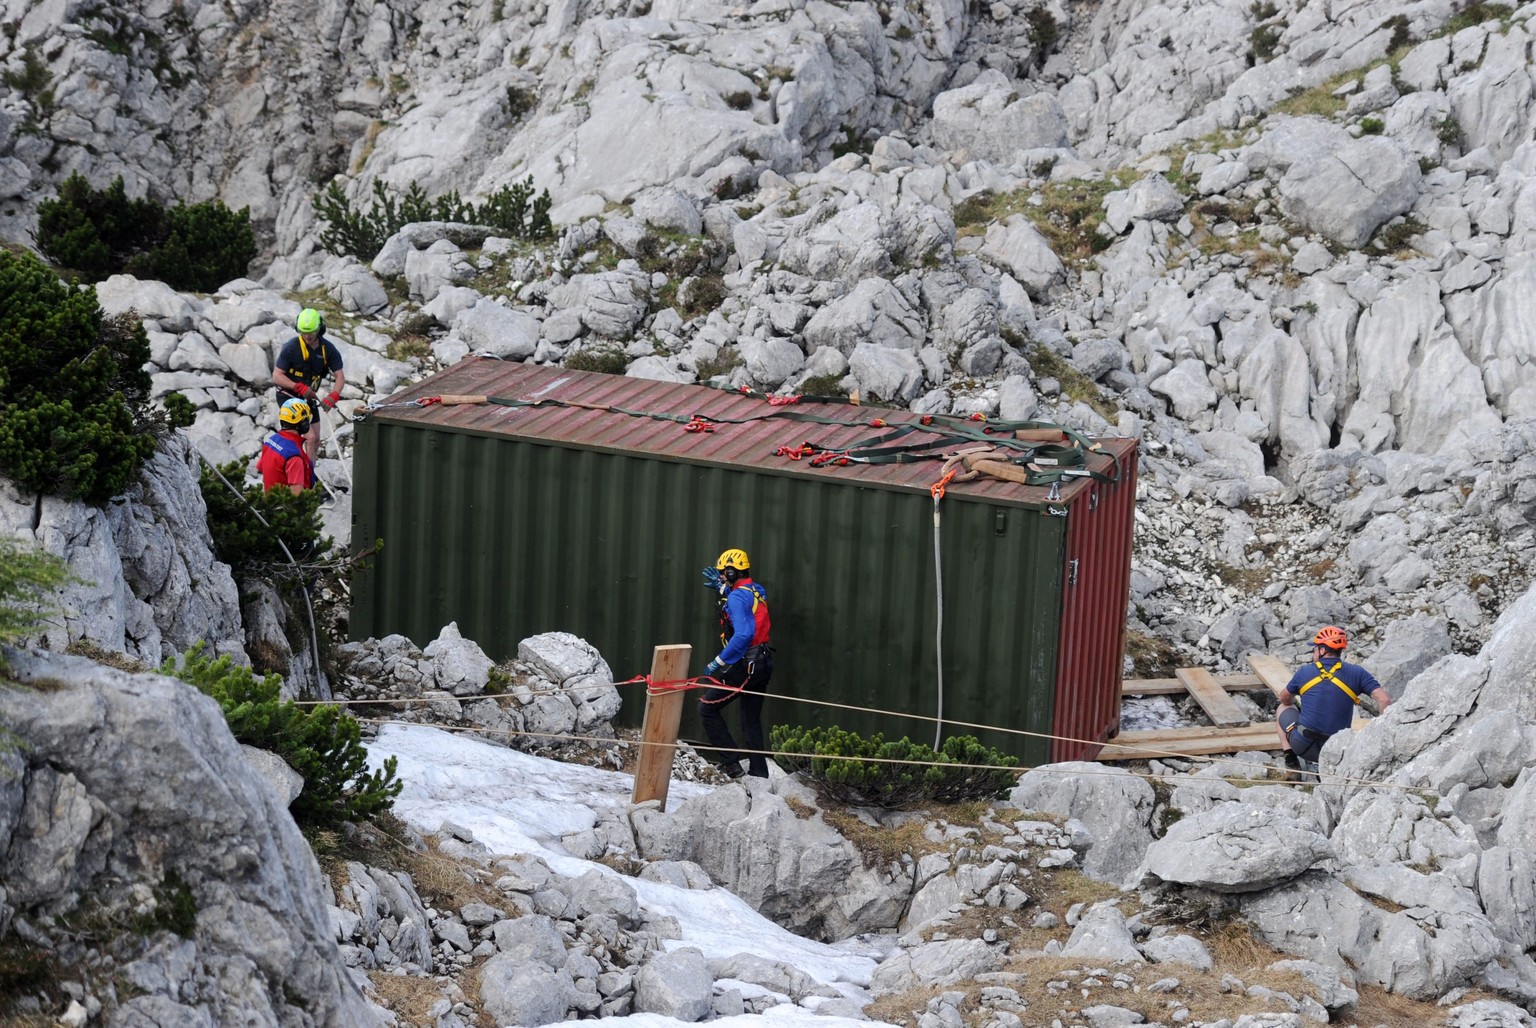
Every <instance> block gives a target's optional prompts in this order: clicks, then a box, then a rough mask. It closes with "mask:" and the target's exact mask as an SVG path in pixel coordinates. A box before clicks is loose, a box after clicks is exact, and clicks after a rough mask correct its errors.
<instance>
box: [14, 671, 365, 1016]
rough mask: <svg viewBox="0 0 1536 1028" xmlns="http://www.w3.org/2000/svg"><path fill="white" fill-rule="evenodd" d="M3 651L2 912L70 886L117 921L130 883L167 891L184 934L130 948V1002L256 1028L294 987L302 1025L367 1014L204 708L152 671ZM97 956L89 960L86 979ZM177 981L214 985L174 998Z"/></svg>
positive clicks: (322, 908)
mask: <svg viewBox="0 0 1536 1028" xmlns="http://www.w3.org/2000/svg"><path fill="white" fill-rule="evenodd" d="M7 656H8V659H9V662H10V665H11V677H12V678H13V679H14V680H15V681H17V682H20V683H21V684H22V685H24V686H29V688H22V689H0V720H3V721H4V723H5V725H6V727H7V732H8V733H9V734H10V735H11V737H12V738H14V739H15V740H17V742H18V745H17V746H15V747H12V748H9V749H8V752H9V753H10V754H11V756H9V757H7V758H6V771H7V772H8V773H7V774H6V775H4V776H3V777H0V829H4V834H5V836H6V837H7V838H9V839H10V840H11V844H10V846H9V849H8V852H7V854H6V857H5V860H4V863H3V865H0V891H4V892H5V893H6V894H7V896H8V899H7V900H6V901H5V902H6V903H8V904H9V906H10V907H12V908H14V909H15V910H16V912H17V914H18V915H25V916H27V917H28V918H30V919H35V917H36V915H37V914H40V913H43V912H52V913H53V914H55V915H62V914H66V913H68V912H70V911H72V910H75V909H77V908H78V907H79V905H80V904H81V903H82V902H84V901H86V899H87V897H88V898H89V902H90V903H91V904H92V905H93V906H94V907H96V908H97V911H98V913H100V914H102V915H104V916H107V917H112V916H120V917H123V918H127V917H129V916H131V915H132V912H133V910H134V909H135V908H136V907H137V906H139V905H140V904H142V902H143V900H142V899H141V898H136V896H137V895H138V894H139V892H140V891H142V893H143V894H145V895H151V896H157V897H159V898H160V900H161V902H171V901H173V900H174V901H175V902H177V903H178V904H184V905H185V907H186V909H187V910H188V911H189V915H190V918H191V921H190V924H189V925H188V933H189V934H188V935H187V937H186V938H185V940H178V944H177V945H176V946H172V947H164V946H161V947H153V948H150V949H148V950H146V949H144V948H142V947H140V948H137V949H135V951H134V961H133V964H132V967H133V968H134V969H135V970H134V971H133V973H132V976H131V978H132V982H133V992H134V993H135V994H137V998H136V1000H134V1001H133V1002H135V1003H139V1004H140V1005H141V1006H144V1005H148V1003H149V1001H151V1000H154V1001H157V1002H160V1003H162V1004H170V1007H176V1008H177V1009H179V1010H180V1013H178V1014H177V1015H176V1023H199V1024H264V1023H272V1019H273V1016H274V1014H273V1012H274V1011H279V1010H287V1009H291V1007H290V1004H291V1003H292V998H293V997H295V996H301V997H303V999H304V1004H305V1017H306V1018H309V1019H312V1020H313V1022H314V1023H317V1024H329V1025H338V1026H346V1025H357V1026H363V1025H368V1026H372V1025H377V1024H379V1023H380V1022H379V1021H378V1020H377V1019H376V1018H375V1016H374V1014H373V1012H372V1010H371V1008H370V1007H369V1005H368V1003H367V1002H366V1000H364V999H363V997H362V995H361V993H359V992H358V990H357V987H356V985H354V984H353V982H352V979H351V977H350V975H349V974H348V973H347V969H346V967H345V966H344V965H343V963H342V960H341V956H340V953H339V952H338V950H337V947H336V943H335V941H334V935H333V932H332V929H331V921H330V917H329V914H328V913H327V905H326V902H325V886H324V883H323V882H322V880H321V876H320V869H319V867H318V865H316V863H315V860H314V857H313V855H312V854H311V853H310V850H309V846H308V844H307V843H306V842H305V840H304V837H303V836H302V835H301V834H300V833H299V830H298V828H297V826H295V824H294V823H293V819H292V818H291V817H289V816H288V813H287V811H286V810H285V809H284V807H283V806H282V805H281V803H280V801H279V799H278V797H277V795H276V794H275V793H274V792H273V790H272V789H271V788H269V787H268V786H267V785H266V784H265V782H263V781H261V780H260V779H259V778H258V777H257V776H255V775H254V774H252V773H251V770H250V766H249V764H248V763H247V761H246V757H245V755H244V753H243V752H242V751H241V749H240V747H239V745H238V744H237V743H236V742H235V740H234V738H233V737H232V736H231V735H230V733H229V728H228V726H227V725H226V724H225V721H224V715H223V714H222V713H221V712H220V710H219V707H218V704H217V703H215V702H214V701H213V700H212V699H211V698H209V697H207V696H204V695H203V694H201V693H199V692H198V691H197V690H196V689H194V688H192V687H191V686H190V685H187V684H185V683H183V682H179V681H176V680H174V679H170V678H165V677H162V676H160V675H157V674H128V673H125V672H122V671H117V670H114V669H112V668H107V667H103V666H101V665H99V664H95V663H93V662H91V661H89V660H86V659H84V658H81V657H70V656H63V655H55V654H45V653H41V652H37V653H23V652H18V651H11V652H9V653H8V654H7ZM82 739H89V740H90V741H91V743H90V745H89V746H82V745H81V740H82ZM113 911H117V914H116V915H114V914H113V913H112V912H113ZM111 952H112V951H111V949H110V947H102V949H101V951H100V952H99V955H98V957H97V958H96V959H97V961H98V963H97V967H98V968H99V969H100V970H101V971H102V972H103V973H108V974H110V973H113V970H114V965H113V959H114V958H113V957H112V956H111ZM126 966H127V965H124V967H126ZM194 980H203V981H217V982H218V983H219V987H218V988H216V989H208V990H198V991H196V992H194V993H187V992H184V991H183V983H184V982H187V981H194ZM96 995H98V996H100V997H101V998H103V999H104V1000H105V999H107V997H108V995H110V993H96ZM178 1004H180V1006H179V1007H178ZM170 1007H167V1009H170ZM103 1016H104V1018H105V1019H106V1020H113V1021H116V1020H118V1019H119V1016H120V1017H121V1019H122V1021H123V1023H128V1022H130V1021H132V1020H133V1017H132V1016H131V1015H130V1013H129V1012H128V1011H127V1010H124V1011H123V1012H122V1013H121V1014H120V1015H113V1014H111V1013H108V1014H104V1015H103Z"/></svg>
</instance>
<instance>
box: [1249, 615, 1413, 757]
mask: <svg viewBox="0 0 1536 1028" xmlns="http://www.w3.org/2000/svg"><path fill="white" fill-rule="evenodd" d="M1348 645H1349V636H1347V635H1345V634H1344V630H1343V629H1342V628H1339V627H1338V626H1336V625H1324V626H1323V627H1322V628H1319V629H1318V630H1317V634H1316V635H1314V636H1313V637H1312V663H1310V664H1303V665H1302V666H1301V668H1300V669H1298V670H1297V672H1296V673H1295V674H1294V675H1292V676H1291V680H1290V681H1289V682H1288V683H1286V686H1285V690H1284V691H1283V692H1281V693H1280V711H1279V713H1278V714H1277V716H1276V720H1277V721H1278V723H1279V726H1280V742H1281V743H1282V744H1283V745H1284V747H1285V767H1286V772H1287V773H1286V778H1287V779H1288V780H1290V781H1299V780H1302V772H1303V771H1304V770H1305V771H1307V772H1312V771H1315V770H1316V769H1317V757H1318V754H1320V753H1322V751H1323V743H1325V742H1327V741H1328V740H1329V738H1331V737H1332V736H1334V735H1336V734H1338V733H1339V732H1342V731H1343V730H1344V729H1346V728H1348V727H1349V726H1350V723H1351V722H1352V721H1353V720H1354V714H1355V705H1356V704H1358V703H1359V702H1360V698H1361V697H1362V696H1366V695H1369V696H1370V697H1371V698H1372V699H1374V700H1375V701H1376V709H1377V711H1378V712H1380V713H1385V712H1386V709H1387V707H1388V706H1390V705H1391V703H1392V697H1391V696H1388V695H1387V690H1385V689H1383V688H1382V687H1381V683H1380V682H1378V681H1376V678H1375V676H1373V675H1372V674H1371V673H1370V672H1369V671H1367V670H1366V669H1365V668H1363V667H1361V666H1360V665H1359V664H1346V663H1344V661H1343V659H1342V656H1343V653H1344V648H1345V647H1346V646H1348ZM1303 698H1305V702H1303Z"/></svg>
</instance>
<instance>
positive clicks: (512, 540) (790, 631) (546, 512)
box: [350, 417, 1135, 765]
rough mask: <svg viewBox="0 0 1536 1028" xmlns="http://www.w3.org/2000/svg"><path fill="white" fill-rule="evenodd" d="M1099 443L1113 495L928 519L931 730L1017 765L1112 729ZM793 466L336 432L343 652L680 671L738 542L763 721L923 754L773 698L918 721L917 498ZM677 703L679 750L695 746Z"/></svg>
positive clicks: (1129, 484) (923, 518)
mask: <svg viewBox="0 0 1536 1028" xmlns="http://www.w3.org/2000/svg"><path fill="white" fill-rule="evenodd" d="M1117 447H1118V449H1117V454H1118V459H1119V462H1120V463H1121V467H1122V481H1121V482H1120V483H1118V484H1116V485H1113V486H1096V488H1097V489H1098V490H1099V491H1100V494H1101V499H1099V500H1096V501H1090V500H1088V499H1087V497H1088V496H1089V495H1090V493H1089V492H1087V491H1083V490H1080V489H1075V490H1072V491H1071V492H1070V493H1069V499H1068V502H1067V504H1066V506H1067V508H1068V510H1069V511H1070V513H1069V514H1068V515H1067V516H1052V515H1050V514H1047V513H1046V512H1045V511H1043V510H1041V509H1036V508H1033V507H1030V506H1025V505H1021V504H1014V503H1008V502H997V501H993V500H990V499H989V498H987V497H978V496H974V495H971V496H967V495H965V494H964V493H961V492H958V491H951V492H950V494H949V495H948V496H947V497H946V498H945V500H944V501H943V505H942V517H943V528H942V547H943V549H942V563H943V575H944V596H943V605H944V638H943V656H944V691H945V697H944V711H945V716H946V722H950V724H949V725H948V726H947V727H946V731H945V734H946V735H949V734H975V735H978V736H980V737H981V738H982V740H983V741H984V742H986V743H987V744H989V745H993V746H997V747H998V748H1000V749H1003V750H1005V751H1007V752H1010V753H1013V754H1015V755H1016V756H1018V757H1019V758H1020V759H1021V760H1022V761H1023V762H1024V763H1025V764H1029V765H1033V764H1038V763H1043V762H1045V761H1047V760H1052V759H1057V760H1059V759H1066V758H1068V757H1078V756H1088V755H1091V752H1089V751H1088V750H1087V749H1086V748H1084V747H1082V746H1078V745H1076V744H1060V743H1058V744H1056V745H1055V746H1052V745H1051V744H1050V743H1049V741H1048V740H1047V739H1046V738H1045V736H1046V735H1047V734H1058V735H1067V736H1071V737H1072V738H1077V739H1101V738H1104V737H1105V736H1106V735H1107V734H1109V733H1111V732H1113V730H1114V728H1115V725H1116V723H1117V720H1118V711H1119V695H1120V677H1121V676H1120V660H1121V650H1122V642H1123V632H1124V627H1123V626H1124V615H1125V596H1126V586H1127V584H1128V574H1129V554H1130V550H1129V544H1130V515H1131V508H1130V504H1131V502H1132V498H1133V497H1134V493H1135V484H1134V475H1135V448H1134V445H1132V444H1129V443H1128V442H1124V441H1122V442H1121V443H1119V444H1117ZM795 470H796V472H797V473H795V474H779V473H773V472H771V471H764V470H761V469H747V470H743V469H738V468H732V467H726V466H719V465H709V464H692V463H688V462H687V461H680V460H676V459H664V458H658V457H656V456H653V455H644V454H626V453H622V452H614V451H613V450H612V449H611V448H607V449H602V450H596V449H583V448H581V447H580V446H574V445H566V444H553V443H549V442H546V441H539V440H531V439H524V438H518V437H515V436H509V435H498V434H496V433H494V432H486V431H475V430H460V429H456V428H447V427H443V426H441V425H432V424H423V423H420V422H412V421H409V420H392V419H390V418H386V417H375V418H372V419H370V420H368V421H366V422H364V423H362V424H360V425H359V426H358V434H357V449H356V462H355V472H356V489H355V493H354V499H353V510H354V524H353V538H354V540H356V541H357V543H358V544H359V545H361V544H362V543H363V542H364V541H371V540H373V539H375V538H382V539H383V541H384V547H383V550H382V552H381V553H380V554H379V556H378V558H377V559H376V560H375V561H373V565H374V566H373V568H372V569H371V570H369V571H366V572H363V573H361V574H359V575H357V576H356V577H355V579H354V598H353V610H352V618H351V625H350V628H351V634H352V636H353V637H354V638H367V637H370V636H375V637H376V636H383V635H386V634H389V633H401V634H404V635H406V636H408V637H410V638H411V639H413V640H414V641H416V642H417V643H418V644H421V645H424V644H425V643H427V642H429V641H430V640H431V639H433V638H435V637H436V635H437V633H438V631H439V630H440V628H441V627H442V626H443V625H444V624H446V623H447V622H449V621H456V622H457V623H458V625H459V628H460V630H461V631H462V632H463V634H464V635H465V636H466V637H468V638H471V639H474V640H476V641H477V642H479V643H480V645H481V646H482V647H483V648H484V649H485V650H486V652H487V653H488V654H489V655H490V656H491V657H492V658H493V659H497V660H500V659H503V658H505V657H508V656H511V655H512V654H513V653H514V652H515V649H516V646H517V643H518V641H519V640H521V639H523V638H526V637H527V636H529V635H532V634H535V633H538V632H545V631H568V632H572V633H575V634H577V635H580V636H582V637H583V638H585V639H587V640H588V641H589V642H591V643H592V644H593V645H594V646H596V647H597V648H598V650H599V651H600V652H601V653H602V654H603V655H604V657H605V658H607V659H608V661H609V663H610V665H611V666H612V668H613V671H614V673H615V676H616V677H618V678H628V677H630V676H632V675H637V674H641V673H643V672H645V671H647V670H649V667H650V660H651V650H652V647H654V646H655V645H657V644H661V643H676V642H686V643H690V644H692V645H693V647H694V660H693V671H694V673H698V671H699V670H700V669H701V668H702V667H703V665H704V663H705V662H706V661H707V660H708V659H709V658H710V657H712V656H713V655H714V654H715V653H716V652H718V649H719V641H718V636H717V633H716V629H715V624H714V600H713V597H712V594H711V593H710V592H709V591H708V590H707V589H705V588H704V586H703V584H702V581H703V580H702V578H701V577H700V569H702V568H703V567H704V566H705V565H707V564H711V563H712V562H713V560H714V558H715V557H716V555H717V554H718V553H719V552H720V551H721V550H722V549H725V548H727V547H732V546H739V547H741V548H743V549H745V550H747V552H748V553H749V554H751V557H752V561H753V566H754V569H755V570H756V571H757V572H758V574H759V576H760V580H761V581H762V583H763V584H764V585H765V586H766V588H767V590H768V593H769V598H770V609H771V611H772V614H773V623H774V630H773V639H774V644H775V647H776V651H777V654H776V670H775V673H774V679H773V683H772V685H771V692H772V693H773V694H774V695H775V696H776V697H778V699H775V700H773V701H770V703H769V706H768V710H767V716H768V719H769V720H770V722H773V723H787V724H834V723H835V724H839V725H842V726H843V727H846V728H852V729H855V730H858V731H861V732H865V733H870V732H874V731H882V732H884V733H885V734H886V736H887V737H888V738H896V737H900V736H902V735H907V736H910V737H911V738H913V739H914V740H918V741H923V742H928V743H931V742H932V741H933V736H934V725H933V724H932V722H931V721H923V720H912V719H904V718H897V717H891V716H883V715H877V714H871V713H865V712H856V711H848V710H836V709H831V708H827V707H822V706H815V705H811V704H805V703H796V702H793V701H792V700H791V699H790V697H807V698H810V699H815V700H825V701H829V702H835V703H839V704H844V705H848V706H853V707H865V708H872V709H875V710H883V711H906V712H912V713H917V714H921V715H926V716H929V717H931V716H932V715H933V714H934V712H935V708H936V704H937V699H938V697H937V684H936V674H935V639H934V628H935V616H936V593H935V587H934V561H933V503H932V501H931V499H930V498H929V497H928V496H927V495H926V493H918V492H913V491H912V490H911V489H910V488H904V489H903V488H882V487H879V486H875V485H869V484H862V483H856V482H851V481H849V480H848V479H846V478H839V477H838V474H837V472H836V471H835V470H832V471H826V472H821V473H818V474H817V475H814V476H807V475H805V474H803V473H802V472H803V470H804V469H803V468H797V469H795ZM1127 471H1128V472H1129V474H1128V475H1127ZM1090 502H1091V503H1093V504H1094V509H1092V510H1089V504H1090ZM1057 510H1058V511H1060V510H1061V507H1058V508H1057ZM1122 537H1123V539H1122ZM1069 554H1071V555H1074V556H1073V557H1071V558H1069ZM1070 559H1077V560H1078V561H1079V564H1078V572H1077V573H1078V576H1079V577H1078V584H1077V585H1076V586H1069V585H1068V584H1067V577H1068V575H1069V574H1070V567H1071V565H1070ZM627 690H628V691H627V692H626V693H625V710H624V711H623V713H622V714H621V715H620V720H621V722H623V723H630V724H637V723H638V722H639V718H640V716H641V714H642V710H643V705H644V694H643V691H641V690H640V689H639V688H638V687H634V686H631V687H627ZM692 708H693V704H692V703H690V704H688V712H687V714H686V716H685V720H684V724H683V734H684V736H685V737H687V738H694V739H701V738H702V733H701V732H700V730H699V727H698V725H697V722H696V719H695V717H696V716H695V714H694V712H693V709H692ZM728 719H729V720H730V722H731V723H732V724H734V722H735V715H733V714H728ZM953 722H969V723H974V724H979V725H1000V726H1007V727H1011V728H1014V729H1022V730H1024V731H1027V732H1031V733H1038V734H1036V735H1032V736H1020V735H1015V734H1011V733H1007V732H999V731H988V730H976V729H970V728H960V727H958V726H957V725H955V724H953Z"/></svg>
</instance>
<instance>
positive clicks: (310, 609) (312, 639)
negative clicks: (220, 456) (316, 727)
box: [192, 446, 325, 689]
mask: <svg viewBox="0 0 1536 1028" xmlns="http://www.w3.org/2000/svg"><path fill="white" fill-rule="evenodd" d="M192 452H193V453H196V454H197V459H198V460H200V461H202V462H203V463H204V464H205V465H207V466H208V468H209V470H211V471H212V472H213V473H214V474H215V475H217V476H219V481H220V482H223V483H224V486H225V488H227V489H228V490H229V491H230V492H232V493H234V494H235V498H236V499H238V500H239V501H240V502H241V503H242V504H244V505H245V509H246V510H248V511H250V512H251V513H252V514H254V515H256V520H257V521H260V522H261V526H262V527H263V528H265V529H266V530H267V531H269V532H271V531H272V526H271V525H270V524H268V523H267V519H266V518H264V517H262V516H261V512H260V511H259V510H257V509H256V508H255V507H252V506H251V502H250V501H249V500H247V499H246V498H245V492H244V491H243V490H240V489H236V488H235V486H234V483H232V482H230V480H229V479H227V478H225V477H224V472H222V471H220V470H219V469H218V467H217V466H216V465H215V464H214V463H213V462H212V461H210V460H209V459H208V458H207V457H204V456H203V455H202V453H201V451H199V450H198V449H197V447H195V446H194V447H192ZM272 538H273V539H275V540H277V545H278V546H280V547H282V550H283V556H285V557H287V558H288V564H289V566H290V567H292V568H293V570H294V572H295V575H294V577H295V579H296V580H297V581H298V583H299V590H300V591H301V592H302V593H303V594H304V613H305V616H306V617H307V618H308V619H309V652H310V655H311V656H312V657H313V658H314V662H315V688H316V689H319V688H320V687H321V686H322V685H323V684H324V683H325V678H324V676H323V675H322V673H321V671H320V640H319V636H318V634H317V633H316V631H315V607H314V604H313V603H311V602H310V598H309V583H308V582H306V581H304V576H303V575H300V574H297V572H298V570H299V562H298V561H297V560H295V559H294V556H293V552H292V551H291V550H289V549H288V544H287V543H285V542H283V538H282V536H280V535H277V534H276V533H275V532H274V533H273V535H272Z"/></svg>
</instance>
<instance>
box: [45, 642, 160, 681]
mask: <svg viewBox="0 0 1536 1028" xmlns="http://www.w3.org/2000/svg"><path fill="white" fill-rule="evenodd" d="M64 652H65V653H69V654H73V655H74V656H76V657H87V658H89V659H91V660H94V661H95V662H96V663H98V664H105V665H106V666H107V667H112V668H117V670H119V671H126V672H128V673H129V674H133V675H136V674H139V673H141V672H144V671H153V670H154V669H153V668H151V667H150V666H149V665H148V664H145V663H143V662H142V661H138V660H134V659H133V658H132V657H130V656H128V654H126V653H119V652H118V651H117V650H109V649H106V648H104V647H102V646H98V645H96V644H95V643H93V642H91V641H90V640H89V639H76V640H75V641H74V642H72V643H70V644H69V645H68V646H66V647H65V648H64Z"/></svg>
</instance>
